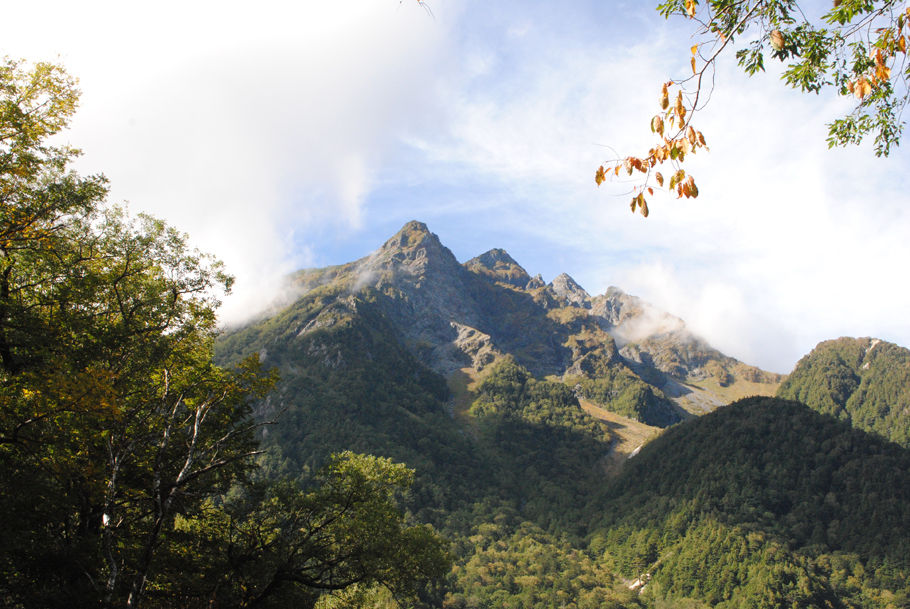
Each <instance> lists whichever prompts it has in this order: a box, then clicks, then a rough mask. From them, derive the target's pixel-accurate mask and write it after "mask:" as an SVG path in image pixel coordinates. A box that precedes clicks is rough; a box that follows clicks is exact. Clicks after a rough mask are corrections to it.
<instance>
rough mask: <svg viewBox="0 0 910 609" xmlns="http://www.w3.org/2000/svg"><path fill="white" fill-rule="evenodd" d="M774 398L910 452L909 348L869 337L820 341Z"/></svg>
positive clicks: (799, 363)
mask: <svg viewBox="0 0 910 609" xmlns="http://www.w3.org/2000/svg"><path fill="white" fill-rule="evenodd" d="M777 395H778V396H780V397H782V398H787V399H792V400H799V401H801V402H803V403H804V404H807V405H808V406H810V407H811V408H813V409H815V410H817V411H818V412H821V413H824V414H828V415H831V416H834V417H837V418H839V419H842V420H845V421H849V422H850V423H851V424H852V425H854V426H855V427H858V428H860V429H865V430H866V431H870V432H873V433H877V434H878V435H880V436H882V437H883V438H887V439H889V440H891V441H892V442H897V443H898V444H901V445H902V446H904V447H908V448H910V350H908V349H905V348H903V347H899V346H897V345H894V344H891V343H888V342H884V341H880V340H877V339H871V338H839V339H837V340H830V341H825V342H823V343H820V344H819V345H818V346H817V347H816V348H815V349H813V350H812V352H811V353H809V354H808V355H806V356H805V357H804V358H802V359H801V360H800V361H799V362H798V363H797V364H796V368H795V369H794V370H793V373H792V374H790V376H789V377H788V378H787V380H786V381H785V382H784V383H783V384H782V385H781V387H780V389H779V391H778V394H777Z"/></svg>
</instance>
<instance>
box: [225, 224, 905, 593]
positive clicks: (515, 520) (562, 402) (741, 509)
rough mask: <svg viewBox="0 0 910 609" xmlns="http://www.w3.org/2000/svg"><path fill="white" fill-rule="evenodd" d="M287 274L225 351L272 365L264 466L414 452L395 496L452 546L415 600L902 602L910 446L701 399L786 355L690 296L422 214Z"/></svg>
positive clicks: (738, 386)
mask: <svg viewBox="0 0 910 609" xmlns="http://www.w3.org/2000/svg"><path fill="white" fill-rule="evenodd" d="M292 284H293V289H294V290H295V292H296V294H297V297H296V299H295V300H294V301H293V302H291V303H290V304H288V305H287V306H285V307H284V308H281V309H280V310H278V311H275V312H274V313H273V314H271V315H269V316H268V317H264V318H262V319H259V320H257V321H255V322H252V323H250V324H249V325H247V326H245V327H242V328H236V329H234V330H232V331H230V332H228V333H226V334H225V335H224V336H223V337H222V338H221V339H220V340H219V341H218V343H217V345H216V351H217V354H218V359H219V361H221V362H222V363H231V362H234V361H237V360H239V359H240V358H242V357H244V356H246V355H248V354H250V353H255V352H258V353H259V355H260V358H261V360H262V361H263V362H264V364H265V366H266V367H273V368H276V369H277V370H278V372H279V374H280V377H281V380H280V382H279V383H278V386H277V388H276V390H275V391H274V392H273V393H272V394H271V395H270V396H269V397H268V398H266V399H265V400H263V401H262V402H260V403H258V404H257V405H256V412H257V415H258V416H259V417H261V418H262V419H263V420H274V421H275V423H274V424H271V425H267V426H266V427H265V428H264V430H263V444H262V446H263V449H264V450H265V451H266V452H265V454H264V455H263V456H262V464H263V468H264V470H265V472H266V473H267V474H268V475H271V476H289V477H297V478H300V479H302V480H304V481H306V480H307V479H308V477H309V476H310V474H311V472H313V471H314V469H315V468H317V467H318V466H319V465H320V464H322V463H323V462H324V461H325V459H326V457H327V456H328V455H329V454H331V453H333V452H338V451H340V450H354V451H357V452H364V453H373V454H376V455H380V456H387V457H391V458H393V459H395V460H396V461H401V462H404V463H406V464H407V465H408V466H409V467H412V468H414V469H415V470H416V475H415V483H414V486H413V488H412V489H411V491H410V492H409V493H407V494H406V495H404V496H402V497H401V501H402V504H403V506H404V507H405V508H406V510H407V514H408V518H409V519H411V520H414V521H416V522H421V523H428V524H431V525H432V526H434V527H436V528H437V529H438V530H440V531H441V532H442V533H443V534H444V535H445V536H446V537H447V538H449V539H451V541H452V553H453V556H454V557H455V564H454V566H453V568H452V570H451V572H450V574H449V577H448V579H447V581H446V582H445V585H444V586H441V587H439V588H434V589H432V590H427V591H426V595H425V599H424V600H425V602H424V604H423V605H421V606H422V607H445V608H446V609H468V608H474V607H510V608H515V609H519V608H522V609H531V608H533V609H538V608H540V609H543V608H544V607H555V606H567V607H578V608H592V609H593V608H594V607H643V608H647V609H657V608H658V607H672V606H683V607H692V608H700V607H709V606H710V607H714V606H717V607H724V608H726V609H730V608H732V607H777V606H796V607H815V606H831V607H873V608H881V609H885V608H886V607H902V606H906V604H907V602H906V601H907V595H908V592H910V591H908V586H907V581H908V580H910V571H908V566H907V559H906V557H907V556H908V555H910V551H908V547H910V541H908V534H907V531H908V530H910V515H908V514H910V502H908V501H907V499H908V497H907V496H906V495H907V492H908V489H910V485H908V481H907V472H908V471H910V465H908V460H907V459H908V452H907V450H905V449H903V448H901V447H899V446H897V445H895V444H893V443H887V442H885V441H884V440H881V439H879V438H878V437H876V436H870V435H868V434H866V433H864V432H862V431H859V430H856V429H852V428H850V427H849V426H848V425H847V424H846V422H843V421H837V420H836V419H834V418H832V417H829V416H824V415H822V414H819V413H816V412H813V411H812V410H810V409H809V408H807V407H805V406H802V405H799V404H795V403H791V402H785V401H782V400H775V399H771V398H759V399H751V400H747V401H743V402H739V403H737V404H735V405H733V406H730V407H726V408H720V409H716V410H715V406H716V405H718V404H726V403H728V402H729V401H731V399H730V398H731V396H734V397H735V396H736V394H738V393H741V392H747V391H749V390H751V389H752V388H758V389H761V390H763V391H764V392H765V393H770V392H773V391H775V390H776V388H777V386H778V382H779V380H780V379H779V377H777V376H776V375H770V374H768V373H765V372H763V371H761V370H758V369H755V368H751V367H749V366H747V365H746V364H743V363H741V362H738V361H736V360H734V359H732V358H729V357H727V356H724V355H723V354H721V353H719V352H718V351H716V350H715V349H713V348H711V347H710V345H708V344H706V343H705V341H703V340H701V339H699V338H698V337H697V336H694V335H693V334H692V333H691V332H689V331H688V330H687V329H686V327H685V324H684V322H683V321H682V320H679V319H678V318H675V317H673V316H671V315H669V314H667V313H665V312H662V311H659V310H658V309H657V308H655V307H653V306H651V305H649V304H648V303H646V302H644V301H642V300H641V299H638V298H636V297H634V296H631V295H628V294H625V293H624V292H622V291H621V290H619V289H617V288H611V289H609V290H608V291H607V293H606V294H603V295H598V296H593V297H592V296H590V295H589V294H588V293H587V292H586V291H585V290H584V289H583V288H582V287H581V286H580V285H578V284H577V282H575V281H574V280H573V279H572V278H571V277H569V276H568V275H560V276H559V277H557V278H555V279H554V280H553V281H552V282H551V283H546V282H545V281H544V280H543V279H542V278H541V277H539V276H537V277H534V276H532V275H531V274H529V273H528V272H527V271H526V270H525V269H523V268H522V267H521V265H519V264H518V262H516V261H515V260H514V259H513V258H512V257H511V256H509V255H508V253H507V252H505V251H503V250H496V249H494V250H490V251H489V252H486V253H484V254H482V255H480V256H478V257H476V258H473V259H471V260H469V261H468V262H466V263H464V264H460V263H459V262H458V261H457V260H456V259H455V257H454V256H453V255H452V253H451V252H450V251H449V250H448V249H446V248H445V247H444V246H443V245H442V244H441V243H440V242H439V240H438V238H436V236H435V235H433V234H432V233H431V232H430V231H429V230H428V229H427V228H426V226H424V225H422V224H420V223H417V222H412V223H409V224H407V225H406V226H405V227H404V228H403V229H402V230H401V231H399V233H397V234H396V235H395V236H393V237H392V238H391V239H389V240H388V241H387V242H386V243H385V244H383V245H382V246H381V247H380V248H379V249H377V250H376V251H375V252H373V253H372V254H370V255H369V256H366V257H364V258H362V259H360V260H357V261H354V262H351V263H348V264H345V265H339V266H335V267H328V268H323V269H309V270H304V271H300V272H299V273H297V274H296V275H294V277H293V278H292ZM876 348H877V347H876ZM870 367H871V366H870ZM705 411H711V412H708V413H707V414H704V415H703V416H692V414H693V413H701V412H705ZM648 422H650V423H654V424H655V425H648V424H647V423H648ZM676 423H678V424H676ZM661 427H663V428H664V429H661ZM325 606H326V607H331V606H334V605H333V604H332V603H331V601H329V602H328V603H327V604H326V605H325ZM377 606H382V605H377Z"/></svg>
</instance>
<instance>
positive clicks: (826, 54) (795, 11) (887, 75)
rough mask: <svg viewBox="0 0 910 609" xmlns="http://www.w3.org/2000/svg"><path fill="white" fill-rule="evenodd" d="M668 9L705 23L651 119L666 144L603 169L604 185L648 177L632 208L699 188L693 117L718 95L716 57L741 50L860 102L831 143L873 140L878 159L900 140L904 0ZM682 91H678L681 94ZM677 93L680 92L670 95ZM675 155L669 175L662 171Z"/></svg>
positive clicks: (684, 0) (756, 0) (729, 0)
mask: <svg viewBox="0 0 910 609" xmlns="http://www.w3.org/2000/svg"><path fill="white" fill-rule="evenodd" d="M658 10H659V11H660V13H661V14H662V15H664V16H665V17H667V18H669V17H671V16H682V17H684V18H686V19H688V20H690V21H692V22H693V23H695V24H697V28H696V31H695V33H694V38H695V44H694V45H692V47H691V49H690V54H691V56H690V65H691V69H692V74H691V75H690V76H688V77H686V78H683V79H678V80H670V81H668V82H666V83H664V84H663V85H662V88H661V94H660V112H659V113H658V114H656V115H655V116H654V117H653V118H652V119H651V131H652V132H653V133H655V134H656V136H657V137H658V141H657V143H656V144H655V146H654V147H652V148H651V149H650V150H649V151H648V153H647V154H644V155H639V156H629V157H625V158H620V159H613V160H611V161H608V162H606V163H605V164H604V165H601V166H600V167H599V168H598V169H597V171H596V173H595V181H596V182H597V184H598V185H600V184H601V183H603V182H604V181H605V180H606V179H607V178H608V177H609V176H610V174H611V173H612V174H613V175H614V176H617V175H619V173H620V172H621V171H625V172H626V174H627V175H630V176H631V175H632V174H633V173H635V172H639V173H642V174H644V177H643V180H642V182H641V184H639V185H638V186H637V187H636V188H635V189H634V191H633V197H632V203H631V208H632V211H633V212H634V211H635V210H636V209H639V210H640V211H641V213H642V215H644V216H646V217H647V215H648V213H649V210H648V204H647V200H646V198H645V194H647V195H648V196H651V195H653V193H654V190H655V188H662V187H664V186H666V187H667V188H668V189H669V191H670V192H675V193H676V194H677V196H678V197H683V196H685V197H697V196H698V188H697V187H696V185H695V181H694V179H693V177H692V176H691V175H686V172H685V170H683V169H682V168H681V166H680V165H681V163H682V162H683V161H684V160H685V157H686V155H688V154H694V153H695V152H696V151H697V150H698V149H699V148H704V147H706V143H705V137H704V135H703V134H702V133H701V132H700V131H698V130H697V129H695V128H694V126H693V124H692V119H693V117H694V116H695V115H696V114H697V113H698V112H700V111H701V110H702V109H703V108H704V107H705V105H706V104H707V102H708V99H709V98H710V88H711V87H713V82H714V72H715V63H716V61H717V59H718V57H720V56H721V54H723V53H725V52H733V53H735V56H736V58H737V61H738V62H739V65H740V66H741V67H742V68H743V70H744V71H745V72H746V73H747V74H749V75H753V74H755V73H757V72H759V71H763V70H764V68H765V60H766V59H767V58H770V59H775V60H778V61H780V62H784V63H786V64H787V68H786V69H785V70H784V72H783V74H782V78H783V80H784V82H786V83H787V84H788V85H789V86H791V87H794V88H796V89H799V90H801V91H803V92H807V93H808V92H811V93H820V92H822V91H823V90H826V89H833V90H834V91H835V92H836V94H837V95H841V96H846V97H852V98H854V99H855V105H854V107H853V109H852V110H851V111H850V112H849V113H848V114H846V115H845V116H843V117H841V118H838V119H836V120H834V121H832V122H831V123H830V124H829V125H828V146H829V147H834V146H844V145H847V144H859V143H860V142H862V141H863V139H864V138H865V137H866V136H867V135H872V136H873V137H874V151H875V154H876V155H877V156H887V155H888V154H889V153H890V151H891V148H892V146H897V145H899V143H900V137H901V133H902V131H903V126H904V122H903V119H902V117H903V112H904V110H905V108H906V107H907V104H908V102H910V86H908V83H910V62H908V61H907V46H908V38H910V27H908V21H910V6H907V5H906V3H905V2H903V1H899V0H833V4H832V6H831V8H830V9H829V10H828V11H827V12H826V13H824V14H823V15H820V16H817V17H809V16H807V15H806V13H805V12H804V11H803V9H802V8H801V7H800V3H799V2H796V1H795V0H705V1H704V2H699V0H666V1H665V2H663V3H662V4H660V5H659V6H658ZM674 90H675V95H674ZM671 98H672V99H674V101H673V102H671ZM667 162H669V163H670V164H671V165H672V167H673V168H672V170H671V171H669V172H668V173H667V175H668V176H669V177H667V178H665V176H664V175H663V173H661V171H659V170H658V169H657V168H658V167H660V166H661V165H663V164H664V163H667Z"/></svg>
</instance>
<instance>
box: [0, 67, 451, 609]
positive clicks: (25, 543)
mask: <svg viewBox="0 0 910 609" xmlns="http://www.w3.org/2000/svg"><path fill="white" fill-rule="evenodd" d="M78 95H79V92H78V89H77V88H76V83H75V81H74V80H73V79H72V78H70V77H69V76H68V75H67V74H66V72H65V71H64V70H63V69H62V68H60V67H59V66H55V65H51V64H40V63H39V64H36V65H35V66H33V67H31V68H29V67H27V66H25V65H24V64H22V63H21V62H15V61H10V60H6V61H5V62H4V63H3V64H2V66H0V404H2V407H0V514H3V516H4V519H5V522H4V526H3V527H2V528H0V597H2V598H4V599H6V601H5V602H7V604H8V605H11V606H13V607H19V606H22V607H31V606H35V607H37V606H40V607H83V606H84V607H97V606H99V605H100V606H107V607H110V606H126V607H131V608H136V607H140V606H141V605H142V604H143V601H144V600H145V599H147V598H149V587H150V586H152V588H153V592H154V591H158V590H161V589H170V590H172V591H174V590H175V585H177V584H176V583H175V582H180V579H179V578H177V577H176V573H177V571H176V570H175V569H174V565H175V564H179V563H181V561H183V560H184V559H185V553H186V550H187V548H188V547H190V546H192V544H193V543H194V541H193V540H192V539H189V540H188V539H187V535H186V529H185V526H184V525H185V524H186V523H188V522H208V521H206V520H205V519H206V517H207V515H209V514H211V513H212V511H213V510H214V509H221V510H223V509H225V508H223V507H222V506H223V505H226V504H225V502H226V496H227V494H228V493H231V492H233V493H242V492H244V491H243V490H242V489H244V488H245V487H247V486H248V485H249V483H250V479H251V477H252V473H253V471H254V470H255V468H256V462H255V457H256V455H257V454H258V453H259V451H258V443H257V434H256V430H257V428H258V427H260V426H261V425H262V424H263V422H262V421H257V420H256V419H255V418H254V417H253V413H252V405H253V402H254V400H256V399H259V398H262V397H263V396H264V395H265V393H266V392H267V391H268V390H269V389H270V388H271V387H272V386H273V384H274V381H275V376H274V374H271V373H266V372H263V371H262V370H261V369H260V366H259V363H258V359H257V358H256V357H255V356H252V357H250V358H248V359H246V360H244V361H243V362H242V363H241V364H240V365H239V366H238V367H237V368H236V369H234V370H226V369H223V368H220V367H218V366H216V365H215V364H214V363H213V341H214V338H215V336H216V335H217V333H218V328H217V320H216V309H217V306H218V304H219V300H218V299H219V297H220V294H222V293H226V292H227V291H228V290H229V289H230V284H231V278H230V277H229V276H227V275H226V274H225V273H224V272H223V270H222V268H221V265H220V263H218V262H217V261H215V260H214V259H213V258H211V257H210V256H207V255H204V254H201V253H199V252H198V251H195V250H192V249H190V248H189V247H188V245H187V242H186V236H185V235H182V234H181V233H179V232H178V231H176V230H174V229H173V228H171V227H169V226H167V225H166V224H165V223H164V222H162V221H160V220H157V219H155V218H152V217H149V216H145V215H140V216H138V218H131V217H130V216H129V215H128V214H126V212H125V211H124V210H123V209H121V208H119V207H117V206H114V205H110V204H108V203H107V202H106V201H105V197H106V193H107V190H106V181H105V179H104V178H103V177H102V176H89V177H81V176H79V175H77V174H76V173H75V172H73V171H71V170H70V169H69V167H68V166H69V163H70V162H71V161H72V160H73V159H74V158H75V157H76V156H77V155H78V154H79V152H78V151H77V150H75V149H72V148H69V147H64V146H52V145H50V144H49V138H50V137H51V136H53V135H54V134H56V133H58V132H59V131H60V130H61V129H63V128H65V127H66V125H67V123H68V120H69V119H70V117H71V116H72V114H73V113H74V112H75V109H76V103H77V100H78ZM352 459H353V458H352ZM339 467H340V466H339ZM370 467H373V469H374V470H375V471H373V475H375V476H382V475H386V477H387V478H388V480H387V482H386V484H385V486H383V485H382V484H374V485H372V486H371V485H369V484H365V485H361V486H362V488H359V492H360V494H359V495H358V501H359V504H358V505H362V504H369V503H370V502H374V503H375V502H378V503H377V505H381V506H383V509H385V510H386V512H388V514H392V512H394V509H395V504H394V502H393V501H391V497H392V491H390V490H389V489H390V488H396V485H398V484H402V483H404V482H405V479H406V478H407V477H406V476H405V475H404V474H402V473H401V472H400V471H399V470H397V469H395V467H393V466H392V465H381V464H379V463H378V462H366V463H365V464H362V467H361V468H360V470H357V471H361V472H362V475H363V476H367V475H370V471H371V470H370ZM338 471H339V472H340V473H339V475H340V476H342V477H343V478H344V477H347V478H345V481H346V482H345V483H347V484H353V481H354V480H356V479H357V478H356V477H355V476H354V471H355V470H350V471H348V470H343V469H341V470H338ZM348 478H349V479H348ZM334 480H335V478H332V477H328V478H326V479H325V481H323V482H326V483H327V482H328V481H334ZM269 492H270V493H272V495H270V497H271V496H274V497H273V499H274V500H271V503H268V502H267V503H265V504H263V505H262V506H261V508H258V509H259V511H258V512H257V511H255V510H254V511H252V512H249V513H248V514H247V519H246V520H243V521H242V522H243V525H244V526H246V527H247V528H248V529H249V528H250V527H254V526H257V523H256V522H254V521H252V520H250V519H249V518H252V517H253V515H256V516H257V517H258V516H262V517H263V518H266V517H268V518H272V519H273V520H275V521H281V522H292V521H293V514H292V510H294V509H296V505H297V504H296V503H295V501H298V500H299V501H302V502H304V504H306V502H307V501H311V500H312V498H311V495H312V493H310V494H306V493H303V492H302V491H299V492H297V494H294V492H291V491H288V494H287V500H286V501H284V502H282V501H279V500H278V499H277V498H278V497H284V496H285V495H281V494H280V493H279V492H278V490H273V491H269ZM313 492H316V493H317V494H318V491H313ZM323 492H324V493H327V492H328V491H323ZM295 497H296V499H295ZM346 497H347V496H341V495H337V494H335V495H333V494H331V493H329V494H328V495H325V496H324V497H323V503H322V504H321V506H322V509H323V510H324V511H326V512H328V513H331V511H332V510H333V509H335V508H337V506H338V505H341V504H337V503H333V501H334V502H338V501H342V500H344V499H345V498H346ZM383 502H384V503H383ZM283 510H289V511H287V512H286V511H283ZM389 510H392V511H389ZM394 513H395V514H397V512H394ZM374 516H375V514H374V513H373V512H370V511H366V512H361V511H356V510H355V511H353V512H348V511H345V510H342V511H340V512H338V513H337V514H336V517H335V519H334V520H333V525H332V526H333V527H334V528H333V529H332V530H333V531H340V530H344V527H348V528H352V529H353V528H356V527H363V526H366V525H367V523H368V522H371V521H372V520H375V519H374V518H373V517H374ZM388 517H389V518H392V517H391V516H388ZM393 520H394V519H393ZM298 524H299V526H298V527H297V528H293V529H291V530H287V531H284V533H283V534H287V535H294V534H297V535H311V534H315V530H308V529H307V528H306V527H308V526H309V527H311V528H312V527H313V526H314V525H313V523H312V522H299V523H298ZM399 524H400V523H399ZM181 527H183V528H181ZM238 530H240V529H238ZM244 530H246V529H244ZM389 531H391V532H393V533H394V532H395V531H396V530H393V529H389ZM422 531H423V532H422ZM382 532H385V530H383V531H382ZM399 533H400V534H399V536H398V537H396V538H390V540H392V539H394V540H397V541H403V539H404V538H405V537H407V536H408V535H416V536H417V538H420V539H422V540H423V541H425V542H426V543H427V544H428V545H427V546H426V547H427V548H428V549H427V552H429V554H425V555H423V556H424V557H425V558H427V560H430V561H431V562H432V561H433V560H437V562H438V561H439V560H441V561H442V562H443V563H444V562H445V560H444V552H443V551H442V549H441V548H442V542H441V541H440V540H439V539H438V538H436V537H435V535H433V534H432V533H431V532H427V531H424V530H423V529H415V528H410V527H404V528H402V529H401V531H399ZM199 535H200V536H201V538H205V537H206V536H208V537H211V538H217V536H215V537H213V533H212V532H208V533H204V534H203V532H199ZM256 539H257V540H259V538H256ZM222 541H223V539H222ZM250 543H252V542H250ZM269 547H271V546H269ZM406 547H408V546H407V544H401V545H400V546H396V547H392V546H388V545H379V544H378V543H373V544H372V545H371V544H369V543H366V544H364V545H361V546H357V547H356V549H355V550H353V552H352V551H351V550H350V549H349V544H346V543H343V542H342V540H339V541H338V542H337V543H335V544H334V545H330V546H327V547H325V548H322V550H321V551H322V552H323V554H324V560H325V561H337V563H338V564H350V563H351V561H358V562H357V564H359V565H362V569H361V571H359V572H358V573H361V575H360V577H359V579H356V578H355V579H356V581H374V580H375V581H385V579H384V577H380V575H381V573H382V572H381V570H382V569H383V568H386V569H392V568H393V567H399V573H398V577H399V579H400V580H401V581H402V582H406V581H408V582H412V581H416V580H418V579H419V578H420V577H421V576H422V575H423V572H422V571H421V570H420V569H418V568H416V567H417V566H422V565H423V563H422V562H421V563H420V565H414V564H413V563H412V562H408V559H409V558H410V557H409V556H405V555H402V554H400V549H401V548H406ZM259 551H261V553H263V554H265V548H259ZM434 552H435V553H434ZM208 556H210V557H211V556H213V554H212V553H209V554H208ZM415 556H417V555H415ZM345 561H347V562H345ZM194 564H195V565H196V566H197V567H199V568H208V567H209V566H210V565H205V564H199V563H198V562H197V563H194ZM219 564H220V563H219ZM411 567H414V568H411ZM438 571H439V570H438V569H433V570H432V572H433V573H437V572H438ZM165 576H170V577H171V579H170V580H166V579H163V578H165ZM314 577H316V576H314ZM348 580H351V578H350V577H348V578H347V579H344V580H343V581H348ZM317 581H318V580H317V579H313V582H317ZM339 581H342V580H339ZM311 583H312V582H311ZM183 584H184V585H188V584H187V583H186V582H185V581H184V582H183ZM311 587H313V586H311ZM323 587H329V586H327V585H325V586H323ZM175 594H176V592H175ZM268 596H269V594H263V595H262V597H263V598H266V597H268ZM208 601H209V599H208V598H206V599H205V602H204V603H202V602H201V603H200V605H199V606H202V605H205V606H209V604H208ZM223 604H225V605H226V606H231V604H230V602H228V601H227V600H226V601H225V602H224V603H223ZM235 606H243V605H242V604H241V605H236V604H235Z"/></svg>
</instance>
